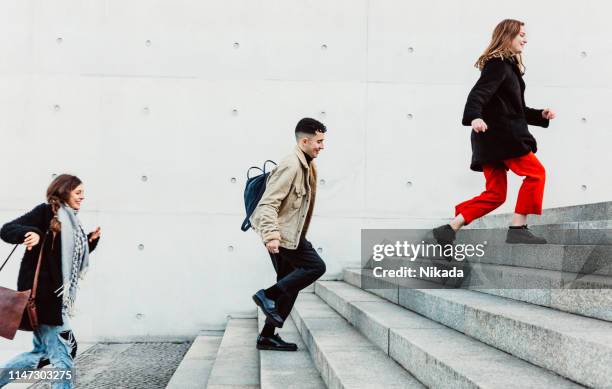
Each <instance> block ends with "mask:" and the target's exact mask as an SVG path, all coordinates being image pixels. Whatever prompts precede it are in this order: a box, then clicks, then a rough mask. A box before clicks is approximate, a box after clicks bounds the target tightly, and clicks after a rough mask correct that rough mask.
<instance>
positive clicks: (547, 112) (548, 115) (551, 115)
mask: <svg viewBox="0 0 612 389" xmlns="http://www.w3.org/2000/svg"><path fill="white" fill-rule="evenodd" d="M542 117H543V118H544V119H547V120H553V119H554V118H556V117H557V114H556V113H555V111H553V110H552V109H550V108H546V109H545V110H543V111H542Z"/></svg>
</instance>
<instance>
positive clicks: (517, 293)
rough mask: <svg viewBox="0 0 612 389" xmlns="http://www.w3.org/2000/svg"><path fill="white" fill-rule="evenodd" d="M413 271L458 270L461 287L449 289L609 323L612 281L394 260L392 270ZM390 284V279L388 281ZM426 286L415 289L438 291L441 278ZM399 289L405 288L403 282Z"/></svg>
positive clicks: (521, 269) (496, 267) (537, 271)
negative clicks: (547, 308)
mask: <svg viewBox="0 0 612 389" xmlns="http://www.w3.org/2000/svg"><path fill="white" fill-rule="evenodd" d="M400 266H406V267H408V268H413V269H415V270H416V271H417V272H416V274H417V276H418V278H420V279H426V278H424V277H420V276H419V272H418V270H419V267H422V266H435V267H437V268H439V269H448V270H450V269H453V268H456V269H461V270H462V271H463V272H464V274H465V278H464V280H463V283H459V282H457V283H456V285H455V283H454V282H452V279H451V282H450V283H449V284H446V285H447V286H449V287H453V286H454V287H461V288H463V289H470V290H476V291H479V292H483V293H488V294H493V295H496V296H501V297H505V298H510V299H513V300H519V301H524V302H528V303H531V304H537V305H541V306H545V307H549V308H554V309H557V310H560V311H564V312H570V313H575V314H579V315H582V316H587V317H594V318H597V319H602V320H607V321H612V277H609V276H599V275H580V274H577V273H568V272H558V271H553V270H542V269H531V268H524V267H517V266H505V265H492V264H487V263H468V262H456V261H452V262H448V261H445V260H432V259H421V258H419V259H417V260H415V261H410V260H406V259H403V260H395V261H393V264H392V266H391V267H389V266H388V264H387V266H385V268H388V269H391V268H399V267H400ZM388 280H392V279H388ZM427 280H429V281H431V282H432V283H431V284H429V285H422V286H421V285H416V286H413V287H416V288H434V289H440V288H441V286H442V285H444V284H445V282H446V279H444V278H429V279H427ZM401 285H402V286H407V285H406V283H404V282H402V283H401Z"/></svg>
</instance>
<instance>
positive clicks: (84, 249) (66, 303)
mask: <svg viewBox="0 0 612 389" xmlns="http://www.w3.org/2000/svg"><path fill="white" fill-rule="evenodd" d="M57 216H58V218H59V221H60V223H61V224H62V233H61V237H62V280H63V284H62V286H61V287H60V288H59V289H57V290H56V291H55V293H56V294H57V296H61V297H62V313H66V314H67V315H68V316H73V315H74V302H75V301H76V295H77V289H78V283H79V278H83V276H84V275H85V272H86V271H87V268H88V267H89V245H88V244H87V235H86V234H85V231H84V230H83V227H82V226H81V222H80V221H79V219H78V218H77V211H75V210H74V209H72V208H70V207H68V206H66V205H64V204H62V206H61V207H60V209H59V210H58V211H57Z"/></svg>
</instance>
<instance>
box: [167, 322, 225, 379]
mask: <svg viewBox="0 0 612 389" xmlns="http://www.w3.org/2000/svg"><path fill="white" fill-rule="evenodd" d="M222 338H223V332H221V331H202V332H200V334H198V336H197V337H196V338H195V340H194V341H193V343H192V344H191V347H190V348H189V351H187V354H185V357H184V358H183V360H182V361H181V363H180V365H179V367H178V368H177V369H176V371H175V372H174V375H173V376H172V378H171V379H170V382H168V385H167V386H166V389H201V388H205V387H206V383H207V382H208V377H209V376H210V372H211V370H212V367H213V364H214V363H215V358H216V357H217V353H218V350H219V345H221V339H222Z"/></svg>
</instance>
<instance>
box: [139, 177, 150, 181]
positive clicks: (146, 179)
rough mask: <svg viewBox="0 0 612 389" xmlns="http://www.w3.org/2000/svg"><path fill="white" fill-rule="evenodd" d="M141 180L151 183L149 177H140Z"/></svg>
mask: <svg viewBox="0 0 612 389" xmlns="http://www.w3.org/2000/svg"><path fill="white" fill-rule="evenodd" d="M140 180H141V181H142V182H147V181H149V177H147V176H142V177H140Z"/></svg>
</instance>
